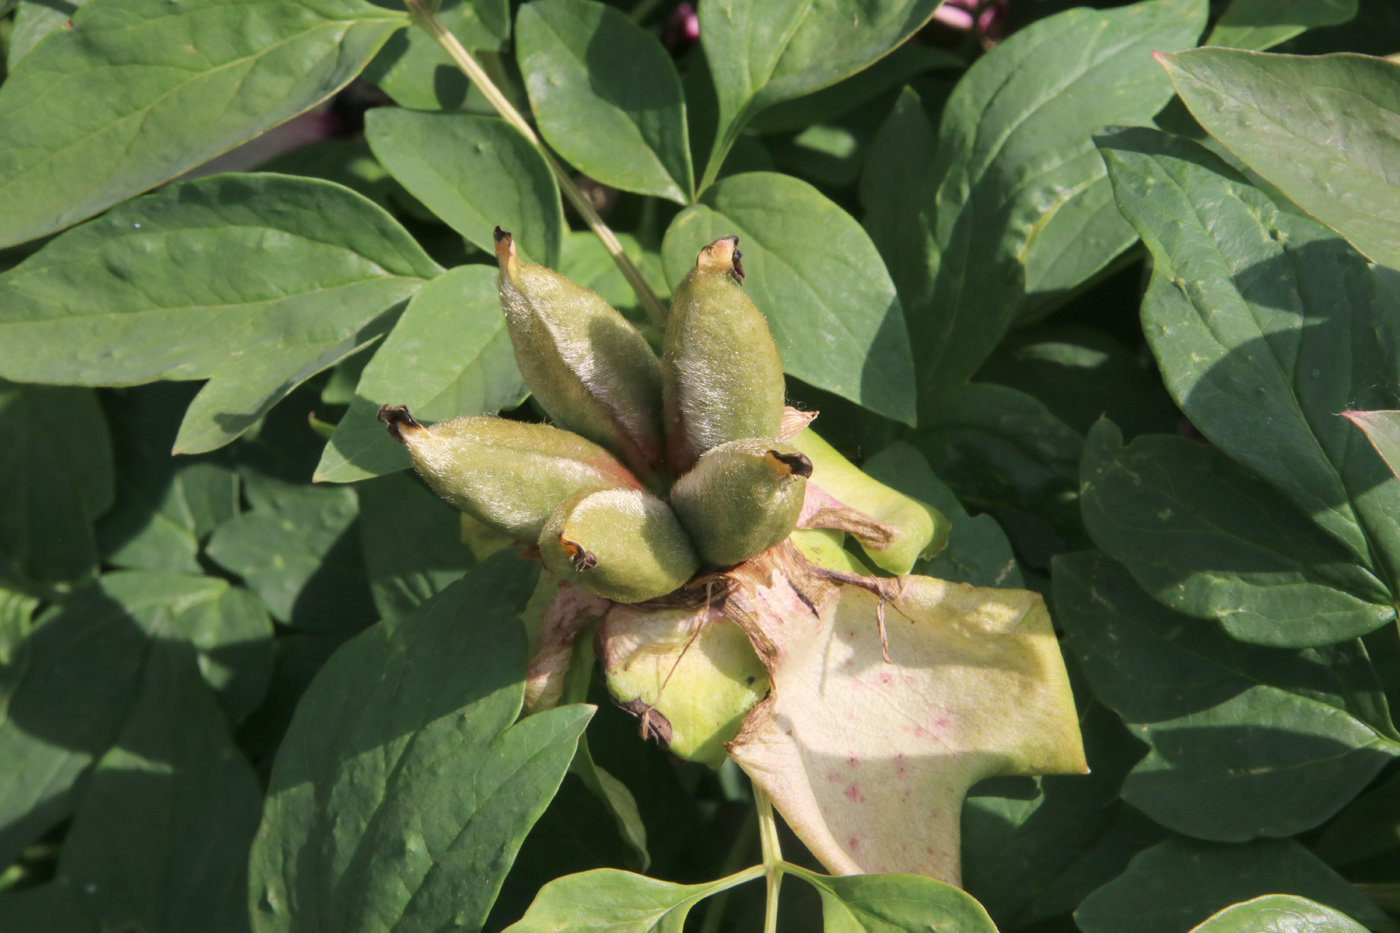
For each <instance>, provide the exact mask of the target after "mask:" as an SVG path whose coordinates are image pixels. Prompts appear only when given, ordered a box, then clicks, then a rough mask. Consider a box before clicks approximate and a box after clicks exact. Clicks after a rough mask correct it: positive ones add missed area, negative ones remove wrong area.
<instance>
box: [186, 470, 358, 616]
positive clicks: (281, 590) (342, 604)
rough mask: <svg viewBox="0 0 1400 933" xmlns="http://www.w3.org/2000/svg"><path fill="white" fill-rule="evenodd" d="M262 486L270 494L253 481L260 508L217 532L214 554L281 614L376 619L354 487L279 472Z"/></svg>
mask: <svg viewBox="0 0 1400 933" xmlns="http://www.w3.org/2000/svg"><path fill="white" fill-rule="evenodd" d="M260 486H261V487H262V488H264V489H265V490H266V492H265V494H263V495H258V493H257V489H258V488H259V487H255V486H254V485H252V484H250V485H249V489H248V497H249V501H250V502H251V504H252V506H253V507H252V509H251V510H250V511H247V512H244V513H243V514H242V515H239V516H238V517H237V518H234V519H232V520H230V521H228V522H225V523H224V524H223V525H220V526H219V528H218V529H217V530H216V531H215V532H214V534H213V535H212V536H211V537H210V538H209V547H208V555H209V557H210V558H211V559H212V560H214V561H215V562H216V563H217V564H219V565H220V566H221V567H223V568H224V569H226V570H228V571H229V572H230V573H235V574H237V575H238V576H240V577H242V578H243V581H244V582H245V583H246V584H247V586H248V588H249V589H250V590H252V591H253V592H254V593H257V594H258V596H260V597H261V598H262V601H263V602H264V603H266V604H267V608H268V610H269V611H270V612H271V613H272V617H273V618H274V619H276V620H277V621H279V622H283V623H286V624H289V625H295V626H297V627H299V628H306V629H318V630H325V629H335V628H354V627H357V626H360V625H363V624H365V623H367V622H370V621H373V618H374V616H373V603H372V600H371V598H370V595H369V592H368V588H367V586H366V584H365V579H364V565H363V561H362V558H361V554H360V548H359V534H358V531H357V529H356V528H355V527H354V522H355V518H356V515H357V514H358V512H359V505H358V503H357V501H356V498H355V492H354V490H353V489H350V488H348V487H344V486H329V487H328V486H298V485H294V484H290V483H282V482H280V481H277V480H261V481H260ZM255 496H258V498H254V497H255Z"/></svg>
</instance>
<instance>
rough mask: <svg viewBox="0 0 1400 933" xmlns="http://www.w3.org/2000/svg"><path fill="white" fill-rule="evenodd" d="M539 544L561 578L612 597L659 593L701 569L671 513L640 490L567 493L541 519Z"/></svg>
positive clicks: (636, 598)
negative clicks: (558, 503)
mask: <svg viewBox="0 0 1400 933" xmlns="http://www.w3.org/2000/svg"><path fill="white" fill-rule="evenodd" d="M539 546H540V557H541V558H542V559H543V560H544V564H545V566H546V567H548V568H549V569H550V570H552V571H554V572H555V573H556V574H558V575H559V577H560V578H561V579H563V580H567V581H568V582H570V583H574V584H576V585H578V586H580V587H582V588H583V589H585V590H588V591H589V592H590V593H594V594H595V595H598V596H601V597H603V598H604V599H611V600H613V601H614V602H619V603H637V602H642V601H643V600H647V599H655V598H657V597H658V596H665V595H666V594H667V593H670V592H672V591H673V590H677V589H679V588H680V587H681V586H683V585H684V584H685V583H686V581H688V580H689V579H690V578H691V577H692V576H694V574H695V571H697V570H698V569H700V560H699V558H698V557H696V555H695V549H694V547H692V546H691V543H690V539H689V538H688V537H687V536H686V533H685V529H683V528H682V527H681V525H680V522H678V521H676V516H675V513H673V512H672V511H671V509H670V508H669V507H668V506H667V505H666V503H664V502H662V501H661V500H660V499H658V498H656V497H655V496H653V495H651V494H650V493H647V492H645V491H644V490H640V489H606V490H603V491H601V492H592V493H578V494H575V495H573V496H571V497H569V498H568V499H566V500H565V501H564V502H563V503H561V504H560V505H559V507H558V508H556V509H555V510H554V512H553V514H551V515H550V517H549V521H547V522H546V523H545V526H544V528H543V530H542V531H541V532H540V537H539Z"/></svg>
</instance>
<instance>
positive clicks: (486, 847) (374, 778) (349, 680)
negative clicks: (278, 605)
mask: <svg viewBox="0 0 1400 933" xmlns="http://www.w3.org/2000/svg"><path fill="white" fill-rule="evenodd" d="M534 578H535V570H534V569H533V567H532V566H531V565H530V564H527V563H524V562H522V561H520V560H519V559H518V558H517V556H516V555H515V554H514V553H513V552H508V553H505V554H502V555H500V556H499V557H497V558H496V559H494V560H492V561H490V562H488V563H486V564H483V565H482V566H481V567H480V568H479V569H478V570H477V571H476V572H474V573H473V574H472V575H471V576H469V577H468V578H466V579H464V580H462V581H460V582H458V583H456V584H453V585H452V586H450V587H448V588H447V589H445V590H444V591H443V592H441V593H440V594H438V595H437V596H436V597H435V598H433V599H432V600H429V601H428V602H426V603H424V604H423V605H422V606H420V607H419V608H418V609H416V610H415V611H413V612H412V613H411V614H409V615H408V616H406V617H405V618H403V619H402V620H400V621H397V622H383V623H380V624H379V625H377V626H375V627H373V628H371V629H369V630H367V631H366V632H364V633H363V634H362V635H360V636H359V637H357V638H356V639H355V640H353V641H351V642H349V643H347V644H346V645H345V646H344V647H343V648H342V649H341V650H340V651H338V652H337V653H336V655H335V656H334V657H333V658H332V659H331V660H330V661H329V662H328V663H327V664H326V666H325V667H324V668H323V669H322V671H321V673H320V674H319V675H318V676H317V679H316V681H315V682H314V683H313V684H312V686H311V688H310V689H309V690H308V691H307V693H306V696H305V697H304V698H303V700H302V702H301V703H300V705H299V707H298V709H297V714H296V716H295V717H294V719H293V721H292V725H291V728H290V729H289V730H288V735H287V738H286V739H285V740H284V742H283V744H282V747H281V749H280V751H279V753H278V756H277V763H276V765H275V766H274V769H273V774H272V782H271V786H270V788H269V792H268V801H267V806H266V809H265V810H264V813H263V825H262V828H261V830H260V831H259V834H258V842H257V844H256V846H255V848H254V851H253V857H252V862H251V868H250V871H251V874H252V879H251V880H252V883H251V887H250V891H249V906H250V909H251V910H252V913H253V918H254V919H253V923H254V928H255V929H257V930H261V931H270V930H291V929H303V928H306V927H307V926H310V927H314V928H329V927H334V928H337V929H349V930H371V929H382V928H384V927H393V926H399V927H401V928H403V929H410V928H424V929H438V928H441V927H443V926H446V925H449V924H453V923H455V924H458V925H462V926H468V927H472V928H475V927H477V926H479V925H480V924H481V923H482V922H483V921H484V920H485V918H486V913H487V911H488V910H489V908H490V906H491V903H492V902H493V901H494V900H495V897H496V892H497V891H498V890H499V888H500V884H501V881H502V879H503V878H504V877H505V874H506V872H507V871H508V870H509V868H510V865H511V863H512V862H513V861H514V859H515V854H516V852H517V850H518V849H519V846H520V842H521V840H522V839H524V837H525V834H526V832H527V831H528V830H529V828H530V826H531V825H532V824H533V823H534V821H535V820H536V819H537V818H538V817H539V815H540V813H541V812H543V810H544V808H545V805H546V804H547V803H548V802H549V799H550V798H551V797H552V796H553V795H554V792H555V791H556V790H557V789H558V787H559V782H560V781H561V780H562V779H563V777H564V772H565V770H566V769H567V768H568V766H569V761H570V759H572V758H573V755H574V748H575V746H576V744H577V741H578V736H579V734H580V733H581V732H582V730H583V727H584V726H585V725H586V724H587V722H588V719H589V717H590V716H591V715H592V708H590V707H586V706H581V705H574V706H566V707H560V708H559V709H557V710H552V711H550V712H546V713H540V714H538V715H535V716H531V717H529V718H528V719H526V720H524V721H522V722H520V723H518V724H515V725H512V723H515V719H516V717H517V716H518V715H519V713H520V705H521V698H522V696H523V689H524V670H525V657H524V652H525V635H524V632H523V630H522V629H521V628H520V627H519V624H518V623H517V622H516V621H515V620H514V619H513V618H512V617H513V616H514V615H515V613H516V612H517V611H518V610H519V608H520V607H521V606H522V605H523V604H524V602H525V599H526V598H527V597H528V596H529V593H530V589H531V587H532V586H533V583H534Z"/></svg>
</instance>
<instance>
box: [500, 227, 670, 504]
mask: <svg viewBox="0 0 1400 933" xmlns="http://www.w3.org/2000/svg"><path fill="white" fill-rule="evenodd" d="M496 261H497V264H498V265H499V266H500V277H499V279H498V285H499V289H500V296H501V309H502V310H503V311H504V312H505V317H506V328H507V330H508V331H509V333H510V342H511V345H512V346H513V347H514V349H515V362H516V365H517V366H518V367H519V369H520V375H521V377H522V378H524V380H525V384H526V385H527V386H529V388H530V391H531V392H532V393H533V394H534V396H535V399H536V401H538V402H539V403H540V407H542V408H543V409H544V410H545V411H546V412H547V413H548V414H549V416H550V417H551V418H553V419H554V421H555V422H556V423H557V424H558V425H559V426H560V427H562V428H565V429H567V430H570V431H573V432H575V433H577V434H581V435H583V436H584V437H586V438H588V439H589V440H591V441H593V442H595V443H598V444H601V445H603V446H604V447H606V448H608V449H609V450H611V451H613V452H614V453H615V454H617V455H618V457H620V458H621V459H622V461H623V462H624V463H626V464H627V465H628V466H629V467H630V468H631V469H632V470H633V472H635V473H636V474H637V475H638V476H639V477H640V478H641V479H643V480H647V479H650V478H651V477H652V476H653V475H654V474H656V473H658V472H662V471H664V468H665V447H664V442H663V440H662V421H661V362H660V361H659V360H658V359H657V358H656V354H655V353H653V352H652V350H651V347H650V346H648V345H647V342H646V338H644V337H643V336H642V335H641V333H640V332H638V330H637V329H636V328H635V327H633V326H632V325H631V324H630V323H628V321H627V319H626V318H624V317H623V316H622V315H621V314H620V313H618V311H617V309H616V308H614V307H613V306H612V305H610V304H608V302H607V301H606V300H605V299H604V298H603V297H602V296H601V295H599V294H598V293H597V292H594V291H591V290H590V289H587V288H584V287H583V286H581V285H577V284H575V283H574V282H571V281H569V280H568V279H567V278H565V277H564V276H562V275H560V274H559V273H558V272H555V271H554V270H552V269H546V268H545V267H544V266H538V265H533V264H529V263H522V262H521V261H520V259H519V258H518V257H517V256H516V251H515V241H514V239H513V238H512V237H511V235H510V234H509V233H507V232H505V231H504V230H502V229H501V228H500V227H497V228H496Z"/></svg>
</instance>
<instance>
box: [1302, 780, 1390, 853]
mask: <svg viewBox="0 0 1400 933" xmlns="http://www.w3.org/2000/svg"><path fill="white" fill-rule="evenodd" d="M1397 847H1400V775H1392V776H1391V777H1390V778H1389V779H1388V780H1385V781H1382V782H1381V783H1379V784H1377V785H1376V786H1375V787H1373V788H1371V789H1370V790H1368V791H1366V793H1364V794H1362V795H1361V796H1360V797H1357V798H1356V799H1355V800H1353V801H1352V802H1351V803H1349V804H1347V805H1346V807H1344V808H1343V809H1342V811H1341V812H1340V813H1338V814H1337V816H1336V818H1335V819H1334V820H1332V822H1330V823H1328V824H1327V827H1326V828H1325V829H1324V830H1323V832H1322V836H1321V838H1319V839H1318V841H1317V845H1316V846H1315V847H1314V851H1316V852H1317V856H1318V858H1320V859H1322V860H1323V861H1324V862H1326V863H1327V864H1329V865H1333V866H1341V865H1351V864H1353V863H1355V862H1360V861H1363V860H1365V859H1368V858H1371V857H1372V856H1376V855H1380V854H1382V853H1384V852H1390V851H1392V850H1393V849H1395V848H1397Z"/></svg>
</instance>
